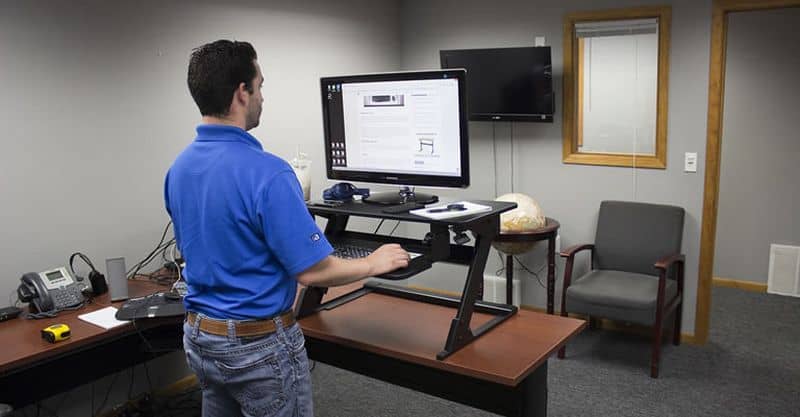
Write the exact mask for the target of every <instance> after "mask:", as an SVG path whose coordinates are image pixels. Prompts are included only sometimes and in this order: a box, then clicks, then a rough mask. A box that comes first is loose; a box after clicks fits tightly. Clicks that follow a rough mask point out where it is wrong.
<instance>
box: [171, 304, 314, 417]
mask: <svg viewBox="0 0 800 417" xmlns="http://www.w3.org/2000/svg"><path fill="white" fill-rule="evenodd" d="M197 317H198V318H197V320H196V322H195V323H194V326H193V325H191V324H189V322H188V321H185V322H184V323H183V346H184V351H185V352H186V361H187V362H188V363H189V367H190V368H191V369H192V371H194V373H195V374H196V375H197V379H198V381H199V383H200V387H201V388H202V390H203V414H202V415H203V417H236V416H243V417H262V416H279V417H312V416H313V415H314V408H313V404H312V397H311V376H310V374H309V370H308V356H307V355H306V348H305V339H304V338H303V332H302V331H301V330H300V326H299V325H298V324H296V323H295V324H294V325H292V326H291V327H284V326H283V323H281V319H280V318H279V317H276V318H275V319H274V320H275V324H276V325H277V331H275V332H274V333H271V334H269V335H266V336H256V337H236V336H235V333H234V330H233V329H234V327H233V323H234V321H228V329H230V330H229V335H228V336H218V335H214V334H210V333H206V332H204V331H202V330H200V329H199V327H198V325H199V323H200V321H201V320H203V318H204V316H203V315H198V316H197Z"/></svg>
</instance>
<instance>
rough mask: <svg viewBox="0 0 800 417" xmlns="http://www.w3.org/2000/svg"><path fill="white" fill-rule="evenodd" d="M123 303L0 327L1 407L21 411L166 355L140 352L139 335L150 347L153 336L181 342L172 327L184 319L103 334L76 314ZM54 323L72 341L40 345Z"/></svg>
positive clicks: (145, 289) (145, 290) (138, 286)
mask: <svg viewBox="0 0 800 417" xmlns="http://www.w3.org/2000/svg"><path fill="white" fill-rule="evenodd" d="M128 288H129V290H128V293H129V294H130V296H131V297H139V296H143V295H148V294H152V293H154V292H158V291H164V290H166V289H167V288H166V287H163V286H159V285H156V284H155V283H152V282H150V281H138V280H132V281H129V285H128ZM122 303H123V302H116V303H111V302H110V301H109V295H108V294H107V293H106V294H103V295H101V296H99V297H97V298H95V300H94V301H93V302H92V303H91V304H88V305H87V306H85V307H83V308H81V309H78V310H75V311H66V312H62V313H60V314H59V315H58V316H57V317H54V318H48V319H41V320H26V319H23V318H17V319H13V320H9V321H6V322H2V323H0V340H2V341H3V347H2V349H0V403H5V404H11V405H13V406H14V407H15V408H20V407H22V406H24V405H27V404H31V403H33V402H36V401H38V400H41V399H43V398H47V397H49V396H51V395H55V394H57V393H59V392H63V391H65V390H68V389H71V388H74V387H76V386H78V385H80V384H83V383H86V382H90V381H93V380H95V379H97V378H99V377H101V376H104V375H108V374H110V373H113V372H116V371H119V370H122V369H125V368H128V367H130V366H133V365H136V364H138V363H141V362H142V361H144V360H149V359H152V358H153V357H154V356H157V355H159V354H163V353H166V352H167V351H168V350H169V349H165V350H164V352H159V353H153V352H148V351H144V350H143V349H142V348H141V342H142V340H141V338H140V335H139V334H138V332H145V334H147V335H148V339H151V338H152V339H153V342H155V341H156V337H158V340H164V339H163V337H167V338H168V339H170V340H175V339H177V340H178V341H180V333H181V332H180V331H178V333H177V334H175V331H174V328H176V325H177V328H178V329H179V328H180V326H179V323H180V322H181V321H182V319H183V318H182V317H179V318H170V319H161V320H156V321H151V320H147V321H141V322H137V326H138V330H137V328H136V327H134V325H133V324H124V325H121V326H118V327H115V328H112V329H109V330H105V329H103V328H101V327H98V326H95V325H92V324H89V323H87V322H84V321H83V320H80V319H79V318H78V315H81V314H85V313H89V312H92V311H95V310H99V309H101V308H105V307H107V306H109V305H113V306H117V307H118V306H120V305H122ZM57 323H63V324H66V325H68V326H69V327H70V329H71V331H72V336H71V337H70V338H69V339H68V340H65V341H62V342H58V343H55V344H51V343H48V342H46V341H44V340H43V339H42V337H41V335H40V330H41V329H43V328H45V327H47V326H50V325H52V324H57ZM162 325H166V327H163V326H162ZM170 327H171V328H170ZM180 346H182V345H180ZM175 347H177V345H175ZM173 350H174V349H173ZM62 359H64V360H62Z"/></svg>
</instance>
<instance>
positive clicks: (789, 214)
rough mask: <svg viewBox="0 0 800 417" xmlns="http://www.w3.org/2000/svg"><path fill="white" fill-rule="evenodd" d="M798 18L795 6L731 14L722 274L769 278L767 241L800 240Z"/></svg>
mask: <svg viewBox="0 0 800 417" xmlns="http://www.w3.org/2000/svg"><path fill="white" fill-rule="evenodd" d="M798 25H800V9H797V8H794V9H781V10H767V11H751V12H744V13H732V14H731V15H730V17H729V20H728V45H727V51H726V62H725V103H724V114H723V125H722V164H721V167H720V184H719V213H718V218H717V245H716V254H715V256H714V276H717V277H724V278H733V279H738V280H745V281H755V282H760V283H766V282H767V272H768V267H769V245H770V244H771V243H778V244H783V245H800V221H798V218H797V216H798V213H800V186H798V184H797V178H800V168H798V161H800V137H798V134H797V125H796V123H797V119H798V116H800V112H798V110H797V109H798V106H797V100H798V98H800V80H798V76H797V74H798V72H800V33H798V31H797V27H798ZM765 28H769V30H764V29H765Z"/></svg>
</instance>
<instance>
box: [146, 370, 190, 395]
mask: <svg viewBox="0 0 800 417" xmlns="http://www.w3.org/2000/svg"><path fill="white" fill-rule="evenodd" d="M197 386H198V382H197V375H194V374H191V375H187V376H185V377H183V378H181V379H179V380H177V381H175V382H173V383H171V384H169V385H167V386H166V387H164V388H162V389H160V390H158V392H157V393H156V395H158V396H159V397H171V396H173V395H178V394H180V393H182V392H186V391H188V390H189V388H194V387H197Z"/></svg>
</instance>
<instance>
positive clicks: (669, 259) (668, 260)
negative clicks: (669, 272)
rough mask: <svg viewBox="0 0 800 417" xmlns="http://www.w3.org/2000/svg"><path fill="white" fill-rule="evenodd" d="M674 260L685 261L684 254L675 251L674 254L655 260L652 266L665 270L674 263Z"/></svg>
mask: <svg viewBox="0 0 800 417" xmlns="http://www.w3.org/2000/svg"><path fill="white" fill-rule="evenodd" d="M675 262H680V263H685V262H686V256H684V255H683V254H682V253H676V254H674V255H670V256H666V257H664V258H661V259H659V260H658V261H656V263H655V265H653V266H654V267H655V268H656V269H662V270H666V269H667V268H669V267H670V266H672V264H674V263H675Z"/></svg>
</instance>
